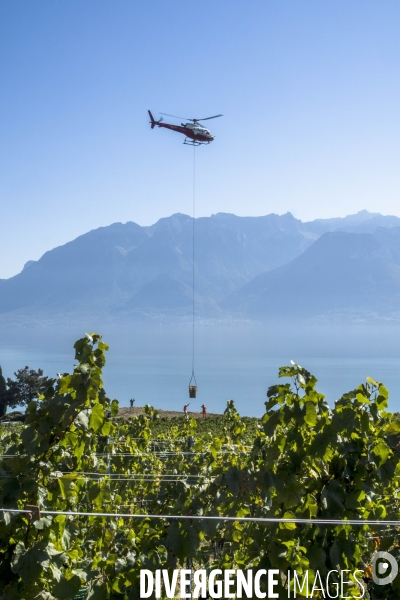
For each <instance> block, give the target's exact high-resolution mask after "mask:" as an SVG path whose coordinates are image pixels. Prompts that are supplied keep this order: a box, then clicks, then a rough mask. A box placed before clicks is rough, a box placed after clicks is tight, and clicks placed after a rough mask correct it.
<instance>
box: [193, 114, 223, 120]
mask: <svg viewBox="0 0 400 600" xmlns="http://www.w3.org/2000/svg"><path fill="white" fill-rule="evenodd" d="M223 116H224V115H214V116H213V117H205V118H204V119H191V121H208V120H209V119H216V118H217V117H223Z"/></svg>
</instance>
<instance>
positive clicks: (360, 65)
mask: <svg viewBox="0 0 400 600" xmlns="http://www.w3.org/2000/svg"><path fill="white" fill-rule="evenodd" d="M399 28H400V2H399V1H398V0H389V1H386V0H379V2H378V1H377V0H351V1H350V2H349V0H323V1H322V0H293V1H290V0H253V1H250V2H245V1H244V0H240V1H237V0H229V1H228V0H202V1H201V2H198V1H195V0H168V1H166V0H141V1H138V0H136V1H135V0H118V1H117V2H116V1H114V2H113V1H111V0H84V1H82V0H63V1H62V0H58V1H54V0H34V1H32V0H2V2H1V3H0V77H1V94H0V203H1V212H0V215H1V216H0V228H1V229H0V233H1V235H0V256H1V261H0V277H9V276H11V275H14V274H15V273H17V272H18V271H20V270H21V268H22V266H23V264H24V263H25V262H26V261H27V260H29V259H37V258H39V257H40V256H41V255H42V254H43V253H44V252H45V251H46V250H48V249H51V248H53V247H54V246H57V245H60V244H63V243H65V242H67V241H69V240H71V239H73V238H75V237H76V236H78V235H80V234H82V233H85V232H86V231H88V230H90V229H94V228H96V227H99V226H102V225H108V224H110V223H112V222H115V221H122V222H125V221H129V220H131V221H136V222H137V223H139V224H142V225H145V224H151V223H153V222H155V221H156V220H158V219H159V218H160V217H163V216H168V215H170V214H172V213H174V212H183V213H190V211H191V185H192V160H193V150H192V148H190V147H187V146H184V145H182V142H183V136H181V135H179V134H176V133H173V132H170V131H166V130H161V129H155V130H154V131H151V130H150V126H149V123H148V117H147V109H148V108H150V109H151V110H152V111H153V112H154V114H157V113H158V111H164V112H169V113H172V114H176V115H183V116H184V117H203V116H208V115H213V114H216V113H220V112H221V113H223V114H224V117H223V118H221V119H215V120H214V121H209V122H208V123H209V126H210V128H211V131H212V132H213V133H214V134H215V135H216V136H217V137H216V140H215V141H214V142H213V143H212V144H211V145H210V146H207V147H206V146H204V147H200V148H199V149H197V150H196V155H197V159H196V160H197V214H198V216H204V215H210V214H213V213H216V212H232V213H236V214H239V215H262V214H267V213H270V212H276V213H280V214H282V213H285V212H287V211H291V212H292V213H293V214H294V215H295V216H296V217H299V218H301V219H303V220H308V219H313V218H317V217H330V216H340V215H341V216H344V215H346V214H349V213H353V212H356V211H358V210H360V209H363V208H366V209H368V210H370V211H379V212H381V213H383V214H397V215H400V202H399V200H400V198H399V189H400V110H399V107H400V35H399Z"/></svg>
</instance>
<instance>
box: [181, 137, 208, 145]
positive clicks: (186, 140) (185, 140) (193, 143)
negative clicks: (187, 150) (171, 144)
mask: <svg viewBox="0 0 400 600" xmlns="http://www.w3.org/2000/svg"><path fill="white" fill-rule="evenodd" d="M183 143H184V144H186V145H187V146H202V145H203V144H209V143H210V142H199V140H192V139H191V138H185V139H184V141H183Z"/></svg>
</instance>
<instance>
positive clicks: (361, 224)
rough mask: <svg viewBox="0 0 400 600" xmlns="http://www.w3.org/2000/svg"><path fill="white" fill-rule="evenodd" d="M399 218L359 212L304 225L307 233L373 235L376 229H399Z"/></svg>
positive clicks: (364, 211) (363, 211) (317, 220)
mask: <svg viewBox="0 0 400 600" xmlns="http://www.w3.org/2000/svg"><path fill="white" fill-rule="evenodd" d="M399 226H400V218H399V217H394V216H390V215H387V216H385V215H381V214H379V213H370V212H368V211H367V210H360V211H359V212H358V213H356V214H355V215H348V216H347V217H339V218H334V219H316V220H315V221H308V222H306V223H304V227H305V229H306V230H307V231H310V232H312V233H315V234H317V235H322V234H324V233H327V232H328V231H347V232H348V233H375V231H376V230H377V228H378V227H386V228H391V227H399Z"/></svg>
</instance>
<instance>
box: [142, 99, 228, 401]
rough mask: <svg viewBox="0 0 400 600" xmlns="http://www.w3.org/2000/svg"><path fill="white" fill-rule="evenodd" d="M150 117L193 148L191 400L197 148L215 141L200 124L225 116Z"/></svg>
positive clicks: (192, 392) (193, 384)
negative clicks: (166, 120)
mask: <svg viewBox="0 0 400 600" xmlns="http://www.w3.org/2000/svg"><path fill="white" fill-rule="evenodd" d="M148 113H149V117H150V124H151V128H152V129H154V127H155V126H156V125H157V127H162V128H164V129H171V130H172V131H176V132H177V133H182V134H183V135H184V136H185V139H184V142H183V143H184V144H187V145H190V146H193V207H192V209H193V231H192V376H191V378H190V381H189V398H196V397H197V381H196V377H195V374H194V358H195V219H196V212H195V211H196V146H201V145H202V144H210V143H211V142H212V141H213V140H214V139H215V136H213V135H212V134H211V133H210V131H209V129H206V128H205V127H204V126H203V125H201V124H200V121H208V120H210V119H216V118H218V117H222V116H223V115H221V114H220V115H214V116H212V117H204V118H203V119H186V118H185V117H177V116H176V115H170V114H168V113H160V114H161V115H164V116H166V117H172V118H174V119H184V120H185V121H186V123H181V125H173V124H172V123H164V122H163V117H162V116H161V117H160V119H159V120H158V121H156V120H155V119H154V117H153V115H152V114H151V112H150V110H149V111H148ZM203 408H204V409H205V407H203Z"/></svg>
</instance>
